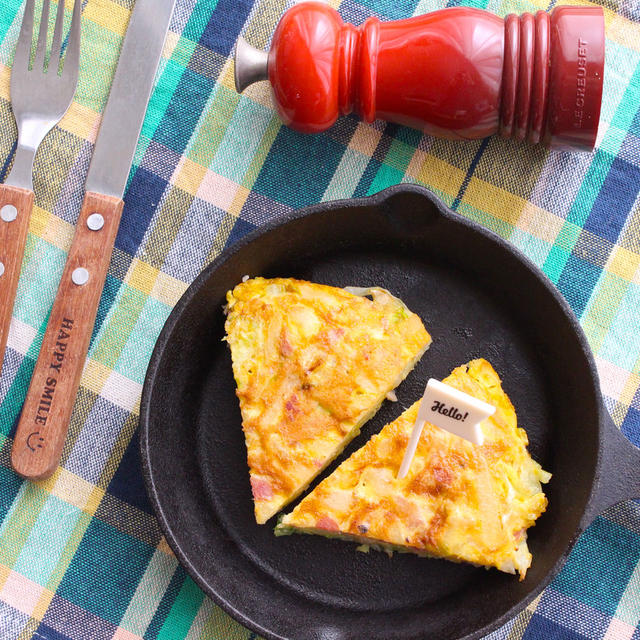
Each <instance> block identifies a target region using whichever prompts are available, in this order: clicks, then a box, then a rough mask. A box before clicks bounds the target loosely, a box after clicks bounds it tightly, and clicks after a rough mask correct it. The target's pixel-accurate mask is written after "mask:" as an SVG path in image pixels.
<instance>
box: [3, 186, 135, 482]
mask: <svg viewBox="0 0 640 640" xmlns="http://www.w3.org/2000/svg"><path fill="white" fill-rule="evenodd" d="M123 205H124V203H123V202H122V200H120V199H119V198H114V197H109V196H103V195H100V194H97V193H87V194H86V195H85V198H84V202H83V204H82V211H81V212H80V216H79V217H78V224H77V226H76V232H75V235H74V238H73V243H72V245H71V249H70V251H69V255H68V257H67V263H66V265H65V268H64V272H63V274H62V280H61V281H60V286H59V287H58V293H57V295H56V299H55V301H54V303H53V308H52V310H51V316H50V317H49V323H48V324H47V329H46V332H45V334H44V339H43V341H42V347H41V348H40V354H39V356H38V361H37V362H36V366H35V369H34V370H33V376H32V378H31V384H30V386H29V391H28V392H27V398H26V400H25V403H24V407H23V409H22V415H21V416H20V422H19V423H18V430H17V432H16V435H15V439H14V442H13V450H12V452H11V464H12V465H13V468H14V469H15V471H16V472H17V473H19V474H20V475H21V476H24V477H25V478H31V479H33V480H41V479H43V478H48V477H49V476H50V475H51V474H52V473H53V472H54V471H55V469H56V468H57V466H58V461H59V460H60V455H61V453H62V447H63V445H64V440H65V438H66V435H67V429H68V427H69V418H70V417H71V412H72V410H73V405H74V402H75V398H76V393H77V391H78V386H79V385H80V377H81V375H82V369H83V367H84V363H85V359H86V356H87V351H88V349H89V341H90V339H91V333H92V331H93V325H94V323H95V320H96V313H97V311H98V303H99V302H100V295H101V293H102V289H103V287H104V282H105V279H106V276H107V269H108V268H109V262H110V259H111V253H112V251H113V245H114V243H115V238H116V233H117V232H118V225H119V224H120V218H121V216H122V207H123Z"/></svg>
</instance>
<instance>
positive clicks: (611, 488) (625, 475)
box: [586, 409, 640, 522]
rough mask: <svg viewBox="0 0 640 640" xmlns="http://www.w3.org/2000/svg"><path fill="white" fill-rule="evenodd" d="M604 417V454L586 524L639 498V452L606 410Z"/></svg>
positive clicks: (604, 410)
mask: <svg viewBox="0 0 640 640" xmlns="http://www.w3.org/2000/svg"><path fill="white" fill-rule="evenodd" d="M602 414H603V418H602V422H603V424H602V431H603V436H604V437H603V438H602V452H601V458H600V463H599V466H598V479H597V481H596V486H595V489H594V493H593V497H592V499H591V504H590V505H589V509H588V514H587V515H588V519H586V520H587V522H591V521H592V520H594V519H595V517H596V516H598V515H600V514H601V513H602V512H603V511H604V510H605V509H607V508H608V507H610V506H612V505H614V504H616V503H618V502H622V501H623V500H630V499H632V498H640V449H638V447H636V446H635V445H633V444H632V443H631V442H630V441H629V440H628V439H627V438H626V437H625V435H624V434H623V433H622V431H620V429H618V427H616V425H615V423H614V422H613V419H612V418H611V416H610V415H609V412H608V411H607V410H606V409H603V411H602Z"/></svg>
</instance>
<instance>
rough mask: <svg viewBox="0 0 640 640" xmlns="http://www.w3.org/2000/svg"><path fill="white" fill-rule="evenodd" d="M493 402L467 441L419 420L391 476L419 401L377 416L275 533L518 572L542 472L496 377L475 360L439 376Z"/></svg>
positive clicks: (542, 501) (525, 563) (538, 506)
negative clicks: (377, 426)
mask: <svg viewBox="0 0 640 640" xmlns="http://www.w3.org/2000/svg"><path fill="white" fill-rule="evenodd" d="M444 382H445V383H447V384H450V385H451V386H455V387H457V388H459V389H460V390H461V391H464V392H465V393H469V394H470V395H474V396H475V397H479V396H480V397H479V399H481V400H484V401H485V402H489V403H491V404H493V405H494V406H496V413H495V414H494V415H493V416H491V417H490V418H487V419H486V420H484V421H483V422H482V423H481V426H482V429H483V432H484V435H485V443H484V444H483V445H482V446H479V447H477V446H475V445H473V444H471V443H470V442H468V441H466V440H463V439H462V438H459V437H458V436H455V435H453V434H451V433H449V432H447V431H444V430H442V429H439V428H438V427H435V426H433V425H430V424H428V423H427V424H425V428H424V430H423V434H422V437H421V439H420V442H419V444H418V449H417V451H416V456H415V457H414V460H413V462H412V465H411V468H410V470H409V473H408V474H407V476H406V477H405V478H403V479H398V478H397V477H396V473H397V469H398V468H399V466H400V463H401V460H402V456H403V454H404V449H405V447H406V443H407V442H408V438H409V435H410V432H411V428H412V427H413V423H414V421H415V418H416V415H417V411H418V405H419V402H416V403H414V404H413V405H412V406H411V407H410V408H409V409H407V410H406V411H404V412H403V413H402V415H401V416H399V417H398V418H397V419H396V420H394V421H393V422H391V423H389V424H388V425H386V426H385V427H384V428H383V429H382V431H381V432H380V433H378V434H377V435H374V436H373V437H372V438H371V439H370V440H369V441H368V442H367V443H366V444H365V445H364V446H363V447H362V448H360V449H359V450H358V451H356V452H355V453H353V454H352V455H351V457H349V458H348V459H347V460H346V461H344V462H343V463H342V464H341V465H340V466H339V467H338V468H337V469H336V470H335V471H334V472H333V473H332V474H331V475H330V476H328V477H327V478H325V479H324V480H323V481H322V482H321V483H320V484H318V485H317V486H316V487H315V488H314V490H313V491H312V492H311V493H309V494H308V495H307V496H306V497H305V498H304V499H303V500H302V501H301V502H300V503H299V504H298V505H297V506H296V507H295V509H294V510H293V511H292V512H291V513H289V514H287V515H284V516H282V517H281V518H280V521H279V522H278V524H277V526H276V528H275V533H276V535H279V536H280V535H288V534H290V533H311V534H319V535H323V536H325V537H331V538H341V539H344V540H348V541H354V542H359V543H360V544H361V545H363V546H362V547H359V549H360V550H368V548H369V547H371V548H374V549H378V550H384V551H387V552H388V553H392V552H393V551H399V552H408V553H414V554H417V555H421V556H427V557H433V558H442V559H447V560H452V561H454V562H468V563H470V564H473V565H476V566H484V567H486V568H489V567H495V568H497V569H499V570H501V571H504V572H506V573H516V572H518V573H519V574H520V580H523V579H524V577H525V575H526V572H527V569H528V568H529V566H530V565H531V560H532V556H531V553H530V552H529V549H528V546H527V529H528V528H529V527H531V526H533V525H534V524H535V521H536V519H537V518H538V517H539V516H540V515H541V514H542V513H543V512H544V511H545V509H546V505H547V499H546V496H545V495H544V493H543V491H542V487H541V483H546V482H548V481H549V480H550V478H551V475H550V474H549V473H548V472H546V471H544V470H543V469H542V467H541V466H540V465H539V464H538V463H537V462H535V461H534V460H533V459H532V458H531V456H530V455H529V452H528V451H527V449H526V445H527V444H528V440H527V436H526V433H525V431H524V430H523V429H520V428H518V427H517V422H516V415H515V410H514V409H513V405H512V404H511V402H510V400H509V398H508V396H507V395H506V393H505V392H504V391H503V389H502V385H501V381H500V378H499V377H498V375H497V373H496V372H495V370H494V369H493V367H492V366H491V365H490V364H489V363H488V362H487V361H486V360H483V359H478V360H473V361H471V362H469V363H468V364H467V365H462V366H460V367H457V368H456V369H455V370H454V371H453V372H452V374H451V375H450V376H449V377H448V378H446V379H445V380H444Z"/></svg>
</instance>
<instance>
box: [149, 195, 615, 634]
mask: <svg viewBox="0 0 640 640" xmlns="http://www.w3.org/2000/svg"><path fill="white" fill-rule="evenodd" d="M406 193H413V194H415V195H417V196H419V197H421V198H425V199H426V200H428V201H429V202H430V203H431V204H432V205H433V206H434V207H435V208H436V210H437V212H438V214H439V215H441V216H443V217H444V218H447V219H448V220H450V221H451V222H453V223H454V224H460V225H462V226H466V227H468V228H469V229H470V230H471V231H472V232H475V233H479V234H480V235H482V236H484V238H485V239H487V240H489V241H490V242H494V243H496V244H497V245H498V246H499V248H500V249H502V250H503V251H506V252H508V253H509V254H511V255H512V256H513V257H514V258H515V259H516V260H518V261H519V262H520V263H521V264H523V266H525V267H526V269H527V271H528V272H529V273H530V274H531V275H532V276H533V277H535V279H536V280H537V281H538V282H539V283H540V284H542V285H543V287H544V288H545V290H546V291H547V293H548V294H550V296H551V297H552V298H553V300H554V302H555V303H556V304H557V305H558V306H559V308H560V310H561V311H562V312H563V314H564V316H565V317H566V319H567V321H568V322H569V325H570V327H571V329H572V330H573V334H574V335H575V337H576V338H577V340H578V344H579V346H580V348H581V351H582V353H583V355H584V357H585V362H586V364H587V366H588V369H589V374H590V379H591V381H592V383H593V388H594V391H595V392H596V397H597V416H596V418H597V429H598V432H597V434H596V435H597V441H598V449H597V457H596V460H595V465H594V474H593V478H592V481H591V486H590V487H589V494H588V499H587V501H586V503H585V505H584V508H583V512H582V516H581V518H580V521H579V523H578V525H577V527H576V530H575V532H574V535H573V537H572V538H571V540H569V542H568V543H567V546H566V547H565V549H564V551H563V552H562V554H561V555H560V556H559V557H558V560H557V561H556V563H555V564H554V565H553V566H552V567H551V569H550V570H549V571H548V572H547V574H546V575H545V576H544V577H543V578H542V579H541V580H540V581H539V582H538V584H537V585H536V586H535V587H534V588H533V589H532V590H531V592H530V593H529V594H528V595H526V596H525V597H524V598H522V599H521V600H519V601H518V603H517V604H515V605H513V606H512V607H510V608H509V609H508V610H507V611H505V612H504V613H503V614H502V615H501V616H499V617H498V618H496V619H495V620H493V621H492V622H490V623H488V624H486V625H485V626H483V627H482V628H481V629H478V630H476V631H473V632H470V633H468V634H466V635H464V636H460V637H459V639H458V640H475V639H479V638H482V637H484V636H485V635H486V634H488V633H491V632H492V631H495V630H496V629H498V628H499V627H500V626H502V625H504V624H506V623H507V622H508V621H509V620H511V619H512V618H513V617H514V616H515V615H517V613H518V612H520V611H522V610H523V609H524V608H525V607H526V606H527V605H528V604H530V603H531V602H532V601H533V600H534V599H535V598H536V597H537V596H538V595H539V594H540V593H541V592H542V591H543V590H544V588H545V587H547V586H548V584H549V583H550V582H551V580H553V578H555V576H556V575H557V574H558V573H559V572H560V570H561V568H562V567H563V565H564V564H565V562H566V560H567V557H568V556H569V554H570V552H571V550H572V549H573V547H574V545H575V543H576V541H577V540H578V538H579V537H580V535H581V534H582V533H583V532H584V530H585V529H586V527H587V526H588V525H589V523H590V522H591V521H592V519H593V516H594V514H593V513H592V510H593V509H592V507H593V504H594V501H595V500H596V498H597V491H596V489H597V487H598V485H599V483H600V479H601V476H602V460H603V450H602V449H603V448H602V443H603V437H604V434H605V425H604V419H603V416H604V413H605V408H604V404H603V400H602V393H601V388H600V380H599V376H598V371H597V367H596V364H595V358H594V356H593V352H592V350H591V347H590V346H589V343H588V341H587V338H586V335H585V333H584V331H583V329H582V327H581V325H580V323H579V321H578V319H577V318H576V316H575V314H574V313H573V310H572V309H571V307H570V306H569V303H568V302H567V301H566V299H565V298H564V296H563V295H562V294H561V293H560V291H559V290H558V289H557V287H556V286H555V285H554V284H553V283H552V282H551V280H550V279H549V278H548V276H547V275H546V274H545V273H544V271H542V269H541V268H540V267H538V266H537V265H536V264H535V263H534V262H533V261H532V260H531V259H530V258H529V257H528V256H526V255H525V254H524V253H523V252H522V251H521V250H520V249H518V248H517V247H516V246H514V245H512V244H511V243H509V242H508V241H507V240H505V239H504V238H502V237H501V236H499V235H498V234H497V233H495V232H493V231H491V230H490V229H488V228H486V227H484V226H482V225H480V224H479V223H477V222H475V221H473V220H471V219H469V218H466V217H464V216H463V215H461V214H459V213H456V212H455V211H453V210H452V209H451V208H449V207H448V206H447V205H446V204H445V203H444V202H443V201H442V200H441V199H440V198H439V197H438V196H437V195H436V194H435V193H433V192H432V191H430V190H429V189H427V188H426V187H423V186H421V185H418V184H415V183H401V184H396V185H393V186H391V187H387V188H386V189H383V190H381V191H379V192H377V193H375V194H372V195H370V196H363V197H360V198H342V199H339V200H330V201H326V202H319V203H316V204H312V205H308V206H305V207H301V208H298V209H292V210H291V211H288V212H286V213H285V214H283V215H281V216H278V217H277V218H274V219H273V220H270V221H269V222H267V223H266V224H264V225H262V226H260V227H258V228H257V229H254V230H253V231H251V232H249V233H248V234H247V235H245V236H244V237H242V238H241V239H240V240H238V241H237V242H235V243H234V244H233V245H231V246H230V247H228V248H225V249H223V251H222V252H221V253H220V255H219V256H218V257H217V258H215V260H213V261H212V262H211V263H210V264H209V265H207V266H206V267H205V268H204V269H203V270H202V271H201V272H200V273H199V274H198V276H197V277H196V278H195V279H194V280H193V282H192V283H191V284H190V285H189V286H188V287H187V289H186V290H185V292H184V293H183V294H182V296H181V297H180V299H179V300H178V302H177V303H176V305H175V307H174V308H173V309H172V311H171V313H170V314H169V316H168V317H167V320H166V321H165V324H164V325H163V327H162V330H161V332H160V334H159V336H158V339H157V341H156V344H155V347H154V350H153V353H152V355H151V358H150V360H149V365H148V368H147V373H146V375H145V380H144V385H143V390H142V397H141V400H140V419H139V426H140V453H141V461H142V471H143V477H144V482H145V487H146V490H147V494H148V496H149V498H150V501H151V504H152V506H153V509H154V512H155V515H156V517H157V520H158V523H159V525H160V529H161V531H162V533H163V535H164V537H165V539H166V540H167V543H168V544H169V546H170V548H171V549H172V551H173V552H174V553H175V555H176V557H177V558H178V560H179V561H180V563H181V564H182V565H183V566H184V568H185V569H186V570H187V572H188V573H189V574H190V575H191V577H192V578H193V579H194V581H195V582H196V583H197V584H198V586H199V587H200V588H201V589H202V590H203V591H204V592H205V593H206V594H207V595H208V596H209V597H210V598H211V599H212V600H213V601H214V602H215V603H216V604H217V605H219V606H220V607H221V608H222V609H223V610H224V611H226V612H227V613H228V614H229V615H231V616H232V617H233V618H235V619H236V620H237V621H238V622H240V623H241V624H243V625H244V626H246V627H247V628H249V629H251V630H252V631H254V632H256V633H258V634H260V635H261V636H263V637H265V638H268V639H269V640H287V637H286V636H282V635H279V634H277V633H275V632H273V631H271V630H269V629H266V628H264V627H262V626H261V625H260V624H258V623H256V622H254V621H253V620H252V619H250V618H249V617H247V615H246V614H245V613H243V612H242V611H239V610H238V609H237V608H236V607H235V606H234V604H233V603H231V602H229V601H228V600H226V599H225V598H224V597H223V596H221V595H220V594H218V593H217V592H216V591H215V590H214V589H213V588H212V586H211V585H210V584H209V583H208V582H207V581H206V579H205V578H204V576H202V575H201V573H200V572H199V570H198V569H197V568H196V567H195V566H194V564H193V563H192V562H191V560H190V559H189V557H188V556H187V555H186V554H185V553H183V551H182V548H181V547H180V545H179V543H178V542H177V541H176V539H175V537H174V535H173V533H172V529H171V527H170V526H169V523H168V520H167V518H166V516H165V511H164V509H163V507H162V504H161V501H160V497H159V494H158V492H157V491H156V486H155V481H154V479H153V471H152V469H151V464H150V456H151V453H150V446H149V428H150V422H151V414H152V403H151V398H152V395H153V387H154V383H155V378H156V376H157V375H158V372H159V366H160V363H161V360H162V357H163V354H164V351H165V349H166V347H167V345H168V343H169V342H170V339H171V337H172V334H173V330H174V328H175V326H176V324H177V323H178V322H179V320H180V318H181V316H182V314H183V313H184V311H185V310H186V308H187V307H188V306H189V304H190V303H191V302H192V300H193V299H194V298H195V297H196V295H197V294H198V293H199V292H200V290H201V289H202V287H203V286H204V285H205V284H206V283H207V282H208V280H209V279H210V278H211V277H212V276H213V275H214V274H215V272H216V271H218V270H219V269H220V268H221V267H222V266H223V265H224V264H225V263H226V262H227V261H228V260H229V259H231V258H232V257H233V256H234V255H235V254H237V253H238V252H239V251H241V250H243V249H244V248H245V247H246V246H248V245H251V244H252V243H253V242H254V241H255V240H257V239H258V238H260V237H261V236H263V235H265V234H267V233H270V232H272V231H274V230H276V229H278V228H280V227H284V226H286V225H287V224H289V223H291V222H293V221H295V220H299V219H301V218H304V217H307V216H313V215H322V214H323V213H325V212H328V211H333V210H336V209H344V208H362V207H374V208H375V207H377V208H381V207H383V206H384V203H385V202H386V201H388V200H390V199H391V198H393V197H394V196H396V195H397V194H406ZM595 515H597V514H595Z"/></svg>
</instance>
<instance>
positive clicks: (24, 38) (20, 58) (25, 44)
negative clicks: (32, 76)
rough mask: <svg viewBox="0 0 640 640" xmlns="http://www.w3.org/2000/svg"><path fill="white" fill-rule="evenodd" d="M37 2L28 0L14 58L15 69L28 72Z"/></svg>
mask: <svg viewBox="0 0 640 640" xmlns="http://www.w3.org/2000/svg"><path fill="white" fill-rule="evenodd" d="M34 5H35V0H27V3H26V5H25V7H24V14H23V17H22V26H21V27H20V36H19V37H18V44H17V46H16V53H15V56H14V58H13V68H14V69H22V70H23V71H27V70H28V69H29V59H30V58H31V41H32V39H33V7H34Z"/></svg>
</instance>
